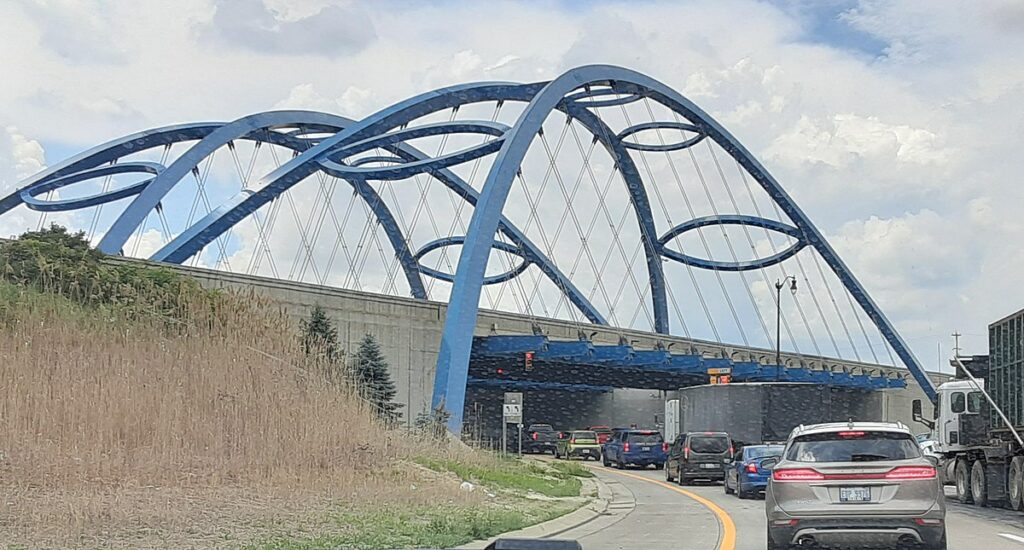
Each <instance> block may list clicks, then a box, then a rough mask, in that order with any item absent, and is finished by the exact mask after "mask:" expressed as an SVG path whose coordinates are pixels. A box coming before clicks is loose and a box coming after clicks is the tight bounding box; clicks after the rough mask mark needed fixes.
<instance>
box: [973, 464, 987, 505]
mask: <svg viewBox="0 0 1024 550" xmlns="http://www.w3.org/2000/svg"><path fill="white" fill-rule="evenodd" d="M971 496H973V497H974V503H975V504H977V505H978V506H988V483H987V482H986V480H985V461H984V460H975V461H974V464H973V465H971Z"/></svg>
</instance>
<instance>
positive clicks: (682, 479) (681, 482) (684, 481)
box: [679, 469, 691, 486]
mask: <svg viewBox="0 0 1024 550" xmlns="http://www.w3.org/2000/svg"><path fill="white" fill-rule="evenodd" d="M690 483H691V481H690V480H689V479H686V476H684V475H683V471H682V469H680V470H679V485H682V486H686V485H689V484H690Z"/></svg>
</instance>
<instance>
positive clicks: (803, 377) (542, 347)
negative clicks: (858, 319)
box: [470, 335, 907, 390]
mask: <svg viewBox="0 0 1024 550" xmlns="http://www.w3.org/2000/svg"><path fill="white" fill-rule="evenodd" d="M528 352H532V353H533V354H534V357H533V368H532V370H530V371H526V370H525V366H524V363H523V362H524V358H525V354H526V353H528ZM470 363H471V368H470V370H471V376H472V377H473V378H474V380H477V381H483V380H492V381H494V382H491V383H490V384H491V386H492V387H498V386H499V385H500V384H499V382H500V381H505V382H507V383H509V384H512V383H513V382H517V383H523V384H526V383H542V382H545V383H546V382H547V380H546V377H545V376H540V375H541V374H545V375H550V374H554V375H556V376H560V375H564V372H565V371H566V370H567V369H577V370H581V371H585V372H586V379H587V380H594V379H595V377H597V378H598V379H600V380H601V381H603V382H604V383H603V384H597V385H600V386H609V387H620V388H652V385H651V379H650V377H649V375H653V374H659V375H673V376H670V377H664V376H663V377H661V378H660V379H659V383H660V384H662V385H666V384H667V386H666V387H663V388H654V389H678V388H680V387H685V386H692V385H697V384H707V383H709V380H710V376H709V370H710V369H729V372H730V375H731V377H732V381H733V382H789V383H793V382H803V383H808V384H817V385H822V386H829V387H836V388H851V389H861V390H885V389H897V388H905V387H906V386H907V383H906V380H904V378H903V377H901V376H895V375H888V374H885V373H880V374H876V375H869V374H861V375H850V374H848V373H846V372H845V371H839V372H833V371H831V370H825V369H810V368H807V367H786V366H779V365H764V364H761V363H758V362H756V361H741V360H733V359H730V358H726V357H703V356H701V355H693V354H689V353H671V352H669V351H668V350H660V349H658V350H637V349H634V348H633V347H632V346H630V345H625V344H603V345H602V344H595V343H593V342H590V341H586V340H577V341H558V340H551V339H549V338H548V337H546V336H535V335H524V336H519V335H495V336H477V337H475V338H474V339H473V354H472V357H471V359H470ZM474 365H483V368H474ZM491 366H496V367H500V368H498V369H493V368H489V367H491ZM498 370H500V371H501V372H500V373H497V372H496V371H498ZM563 377H564V376H563ZM560 384H562V385H561V386H558V388H562V389H567V388H569V387H571V386H573V385H574V384H572V383H569V384H565V383H560ZM673 384H674V385H673ZM477 385H485V384H483V383H482V382H478V383H477ZM579 385H581V386H592V385H594V384H591V383H579ZM558 388H556V387H551V388H549V389H558Z"/></svg>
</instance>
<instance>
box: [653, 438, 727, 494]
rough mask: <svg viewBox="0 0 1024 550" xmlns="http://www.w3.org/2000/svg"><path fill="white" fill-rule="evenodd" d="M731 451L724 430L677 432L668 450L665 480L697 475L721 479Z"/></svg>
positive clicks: (687, 480) (689, 478)
mask: <svg viewBox="0 0 1024 550" xmlns="http://www.w3.org/2000/svg"><path fill="white" fill-rule="evenodd" d="M732 455H733V447H732V439H730V438H729V434H727V433H725V432H690V433H686V434H680V435H679V437H677V438H676V440H675V442H673V443H672V447H671V448H669V451H668V459H667V460H666V461H665V480H666V481H678V482H679V484H680V485H686V484H688V483H690V482H691V481H694V480H697V479H706V480H708V481H723V480H725V469H726V467H727V466H728V465H729V461H730V460H731V459H732Z"/></svg>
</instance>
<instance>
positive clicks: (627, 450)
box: [622, 443, 629, 453]
mask: <svg viewBox="0 0 1024 550" xmlns="http://www.w3.org/2000/svg"><path fill="white" fill-rule="evenodd" d="M622 452H624V453H628V452H629V443H623V444H622Z"/></svg>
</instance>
